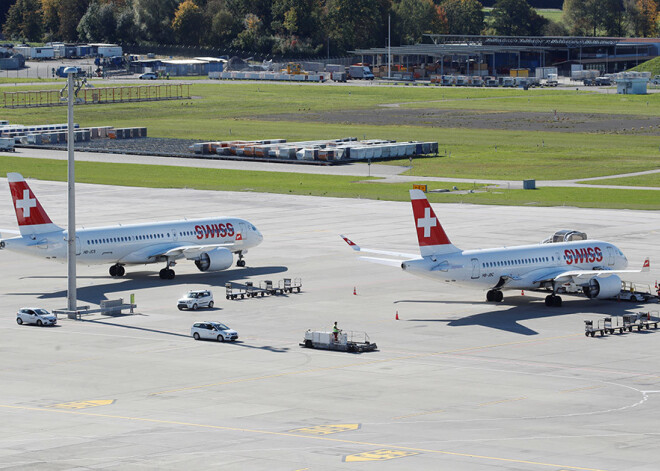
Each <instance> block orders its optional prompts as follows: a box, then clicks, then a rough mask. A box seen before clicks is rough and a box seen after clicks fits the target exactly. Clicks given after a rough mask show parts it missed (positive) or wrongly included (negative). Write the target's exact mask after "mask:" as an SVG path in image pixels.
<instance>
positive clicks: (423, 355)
mask: <svg viewBox="0 0 660 471" xmlns="http://www.w3.org/2000/svg"><path fill="white" fill-rule="evenodd" d="M579 336H581V334H570V335H559V336H556V337H546V338H540V339H533V340H519V341H515V342H505V343H497V344H491V345H479V346H476V347H466V348H459V349H456V350H446V351H442V352H430V353H416V354H410V355H403V356H398V357H393V358H386V359H382V360H371V361H366V362H364V363H347V364H344V365H337V366H329V367H319V368H310V369H308V370H300V371H289V372H287V373H276V374H270V375H263V376H254V377H250V378H238V379H230V380H227V381H219V382H217V383H207V384H201V385H197V386H186V387H182V388H174V389H167V390H163V391H157V392H153V393H150V394H149V395H150V396H159V395H161V394H170V393H175V392H181V391H193V390H196V389H204V388H211V387H214V386H224V385H227V384H237V383H247V382H250V381H260V380H264V379H273V378H282V377H286V376H295V375H302V374H307V373H318V372H322V371H323V372H325V371H333V370H341V369H346V368H352V367H355V366H368V365H377V364H381V363H390V362H393V361H402V360H412V359H415V358H428V357H433V356H442V355H447V354H451V353H460V352H470V351H478V350H486V349H490V348H497V347H506V346H510V345H525V344H531V343H539V342H547V341H549V340H557V339H566V338H571V337H579Z"/></svg>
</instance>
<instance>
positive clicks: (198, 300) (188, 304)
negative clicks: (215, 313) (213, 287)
mask: <svg viewBox="0 0 660 471" xmlns="http://www.w3.org/2000/svg"><path fill="white" fill-rule="evenodd" d="M177 307H178V308H179V311H183V310H184V309H192V310H193V311H196V310H197V309H198V308H200V307H208V308H209V309H210V308H212V307H213V293H211V292H210V291H209V290H207V289H200V290H195V291H188V292H187V293H186V294H184V295H183V297H182V298H181V299H179V301H178V302H177Z"/></svg>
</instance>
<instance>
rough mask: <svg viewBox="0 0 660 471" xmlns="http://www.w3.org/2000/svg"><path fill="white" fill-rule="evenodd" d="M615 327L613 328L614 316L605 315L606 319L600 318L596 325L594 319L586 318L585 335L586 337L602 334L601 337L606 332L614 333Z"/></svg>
mask: <svg viewBox="0 0 660 471" xmlns="http://www.w3.org/2000/svg"><path fill="white" fill-rule="evenodd" d="M613 333H614V329H613V328H612V318H611V317H605V318H604V319H600V320H598V321H596V327H594V321H592V320H585V321H584V335H585V336H586V337H593V336H595V335H596V334H600V335H601V337H603V336H605V334H613Z"/></svg>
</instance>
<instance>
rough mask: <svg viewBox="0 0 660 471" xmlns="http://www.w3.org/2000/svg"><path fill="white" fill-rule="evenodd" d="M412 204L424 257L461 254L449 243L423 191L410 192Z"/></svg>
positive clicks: (420, 248) (420, 247) (418, 238)
mask: <svg viewBox="0 0 660 471" xmlns="http://www.w3.org/2000/svg"><path fill="white" fill-rule="evenodd" d="M410 202H411V203H412V209H413V218H414V219H415V227H416V228H417V240H418V241H419V250H420V252H421V254H422V256H427V255H433V254H442V253H450V252H459V249H457V248H456V247H455V246H454V245H452V243H451V242H450V241H449V237H447V234H445V231H444V229H443V228H442V225H441V224H440V221H439V220H438V218H437V217H436V215H435V212H433V208H432V207H431V205H430V204H429V201H428V200H427V199H426V196H425V195H424V193H423V192H422V191H421V190H410Z"/></svg>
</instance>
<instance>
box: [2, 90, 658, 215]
mask: <svg viewBox="0 0 660 471" xmlns="http://www.w3.org/2000/svg"><path fill="white" fill-rule="evenodd" d="M60 86H61V84H59V83H58V84H51V85H49V84H47V83H44V84H43V86H40V87H38V88H59V87H60ZM97 86H98V85H97ZM28 88H29V89H34V88H33V87H25V86H22V85H15V86H14V85H12V86H7V85H5V86H0V91H7V90H9V91H15V90H21V89H28ZM191 94H192V95H193V97H194V98H193V99H191V100H185V101H164V102H146V103H145V102H143V103H125V104H109V105H89V106H78V107H76V111H75V113H76V116H75V120H76V122H78V123H80V124H81V125H82V126H96V125H113V126H115V127H125V126H145V125H146V126H147V127H148V129H149V135H150V136H152V137H174V138H187V139H199V140H200V141H203V140H223V139H267V138H285V139H288V140H309V139H328V138H337V137H347V136H354V137H358V138H365V137H366V138H386V139H396V140H398V141H407V140H422V141H438V142H439V145H440V156H439V157H435V158H428V159H417V160H415V162H414V167H413V169H412V170H410V171H409V174H411V175H415V176H419V177H420V179H423V178H424V177H425V176H443V177H449V178H469V179H475V180H476V179H506V180H522V179H537V180H554V179H580V178H588V177H595V176H608V175H615V174H619V173H629V172H636V171H643V170H651V169H657V168H660V152H659V151H658V149H659V148H660V136H651V135H643V134H641V135H628V134H596V133H571V132H532V131H510V130H492V129H463V128H445V127H431V126H428V125H421V124H423V123H422V122H421V121H422V119H423V118H420V125H419V126H417V125H406V126H404V125H400V124H396V123H392V124H387V125H356V124H354V123H352V122H351V119H350V115H351V110H365V109H368V110H374V113H378V106H379V105H384V104H400V105H399V106H401V107H410V108H428V107H435V108H445V109H459V110H460V109H470V110H479V111H480V112H483V114H484V116H492V119H497V113H498V112H500V111H509V112H512V111H513V112H516V111H545V112H551V111H552V110H555V109H556V110H558V112H560V113H562V112H565V113H567V112H585V113H586V112H588V113H596V114H598V113H604V114H609V113H616V114H623V115H647V116H653V115H657V114H658V111H657V110H658V109H660V94H653V95H647V96H632V95H627V96H622V95H614V94H601V93H594V92H575V91H574V90H573V91H571V90H530V91H522V90H511V89H509V90H502V89H499V90H491V89H456V88H453V89H447V88H435V87H433V88H431V87H387V86H379V85H369V86H321V87H319V86H315V85H292V84H252V83H250V84H248V83H224V82H223V83H212V84H202V83H194V84H192V85H191ZM323 111H342V112H344V113H345V114H346V121H345V122H343V123H341V122H338V123H334V124H333V123H324V122H319V121H313V120H311V119H309V118H308V116H309V115H310V113H322V112H323ZM282 113H286V114H287V120H276V119H268V118H270V117H272V116H273V115H279V114H282ZM422 114H423V112H420V116H421V115H422ZM2 118H3V119H8V120H9V121H10V122H12V123H22V124H34V123H59V122H65V121H66V109H65V107H53V108H32V109H4V110H3V112H2ZM566 126H567V127H569V126H571V124H570V121H569V122H567V123H566ZM445 153H446V154H445ZM3 160H4V159H3ZM390 163H394V164H401V165H408V161H407V160H404V161H399V162H397V161H395V162H390ZM12 164H17V163H16V162H12ZM81 165H82V163H81ZM3 167H6V166H5V165H4V164H3ZM8 169H9V168H8ZM9 170H11V169H9ZM51 170H52V168H51ZM191 171H193V172H194V170H192V169H191ZM45 175H46V174H41V177H40V178H46V176H45ZM149 175H150V178H151V177H152V176H153V177H154V180H153V181H154V182H155V183H154V185H160V184H161V183H159V182H160V180H159V179H158V178H157V175H158V171H157V170H155V169H153V168H152V167H150V168H149ZM267 175H270V178H271V179H273V180H277V179H279V178H282V177H279V176H272V175H271V174H267ZM296 178H300V177H296ZM249 179H250V181H252V177H250V178H249ZM231 180H232V185H233V186H223V187H222V188H223V189H241V188H252V186H251V185H247V184H243V183H240V184H239V183H236V182H243V180H242V179H241V178H239V174H236V175H232V177H231ZM267 180H268V179H267V178H265V179H264V182H266V183H261V184H260V186H259V190H258V191H277V192H280V191H282V190H281V188H282V185H279V184H278V185H277V187H278V188H279V189H277V190H276V189H269V187H268V185H267ZM81 181H82V180H81ZM115 181H117V182H122V183H124V184H129V185H132V184H138V183H139V182H133V181H132V180H131V179H130V178H129V179H128V180H126V179H125V177H124V176H122V178H121V179H117V180H113V181H110V182H108V183H114V182H115ZM191 181H194V179H192V180H191ZM310 181H311V180H310ZM648 181H649V182H650V183H644V184H640V185H644V186H647V185H648V186H658V182H657V180H654V179H650V180H648ZM165 183H166V182H163V184H165ZM234 183H236V184H235V185H234ZM167 184H168V185H169V184H170V183H167ZM621 184H625V183H621ZM315 185H316V184H315ZM318 185H320V186H318V187H313V188H310V189H309V190H308V189H307V188H306V186H305V183H304V184H303V185H302V186H303V187H302V188H297V187H296V188H289V190H291V192H302V193H305V191H312V192H314V194H320V192H321V191H323V192H325V193H324V194H327V195H337V196H358V195H359V196H362V193H360V192H362V191H365V192H373V193H365V194H364V197H380V196H381V194H380V193H379V192H377V191H375V190H371V189H370V190H363V189H362V188H363V187H364V184H359V185H357V186H355V185H356V184H354V185H353V186H352V185H348V183H341V182H339V181H338V182H336V184H335V183H333V184H332V185H330V184H327V185H326V184H320V183H319V184H318ZM337 185H338V186H337ZM346 185H348V186H346ZM174 186H180V185H174ZM294 186H295V185H294ZM299 186H300V185H299ZM376 186H382V185H376ZM458 186H460V185H458ZM334 187H338V188H340V190H338V193H333V188H334ZM213 188H220V187H218V186H213ZM322 188H325V189H323V190H322ZM356 188H357V189H356ZM289 190H287V191H289ZM595 190H596V189H589V190H585V189H576V190H575V191H576V192H580V191H583V192H586V193H585V196H584V197H578V198H577V199H576V200H575V202H576V203H575V204H577V205H582V204H585V205H591V204H600V205H603V206H607V205H609V207H617V206H616V205H617V204H622V205H624V207H633V206H632V205H634V204H639V205H641V207H644V208H646V207H647V206H648V205H647V203H644V202H641V201H637V200H636V198H634V197H632V196H631V195H632V194H631V195H628V193H616V195H617V198H619V197H622V198H623V199H622V200H619V199H612V198H606V199H602V195H600V194H599V196H598V198H592V197H591V195H595V194H598V193H594V191H595ZM255 191H257V189H255ZM587 193H588V194H587ZM506 194H507V195H508V196H506V198H504V197H502V196H501V195H499V194H496V193H495V194H483V193H477V194H473V195H466V196H465V197H461V198H462V199H461V201H463V200H467V199H469V200H470V201H474V202H489V201H490V202H491V203H493V202H497V203H498V204H500V203H501V204H527V203H530V204H531V203H533V204H536V203H539V204H555V203H557V204H564V203H568V201H569V200H566V201H564V200H562V198H563V197H564V196H563V195H566V194H568V193H567V192H566V190H565V189H561V190H557V193H556V195H555V194H554V193H553V191H550V190H548V189H544V190H539V191H538V192H536V193H535V192H532V194H535V195H537V196H536V198H537V199H539V201H537V202H536V203H534V201H527V200H525V198H527V199H529V198H531V196H530V193H523V195H525V196H521V197H520V198H523V199H521V200H517V199H516V198H517V197H514V196H512V195H515V192H514V191H511V192H507V193H506ZM370 195H371V196H370ZM653 195H656V194H653ZM458 196H460V195H452V194H450V195H441V196H440V197H442V198H445V200H448V199H452V198H457V197H458ZM382 197H383V198H386V199H396V197H395V196H394V195H392V194H382ZM571 197H575V194H572V195H571ZM654 197H655V196H654ZM404 199H405V198H404Z"/></svg>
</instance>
